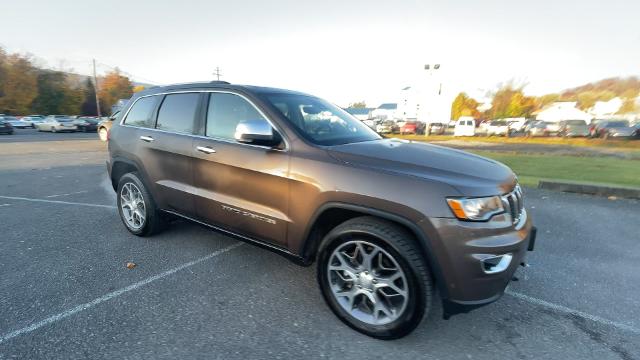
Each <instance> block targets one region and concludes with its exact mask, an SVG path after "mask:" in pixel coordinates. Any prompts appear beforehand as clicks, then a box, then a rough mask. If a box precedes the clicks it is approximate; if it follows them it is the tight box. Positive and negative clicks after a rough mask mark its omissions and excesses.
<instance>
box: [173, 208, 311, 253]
mask: <svg viewBox="0 0 640 360" xmlns="http://www.w3.org/2000/svg"><path fill="white" fill-rule="evenodd" d="M161 211H164V212H166V213H169V214H172V215H175V216H178V217H181V218H183V219H186V220H189V221H193V222H195V223H198V224H200V225H204V226H206V227H208V228H211V229H213V230H216V231H219V232H222V233H225V234H227V235H231V236H233V237H236V238H239V239H241V240H244V241H247V242H250V243H253V244H255V245H258V246H262V247H265V248H268V249H270V250H273V251H276V252H280V253H282V254H283V255H286V256H289V257H292V258H295V259H297V260H302V258H301V257H300V256H298V255H296V254H294V253H292V252H291V251H289V250H287V249H285V248H283V247H280V246H277V245H273V244H271V243H268V242H264V241H261V240H258V239H254V238H251V237H248V236H245V235H241V234H238V233H236V232H233V231H231V230H227V229H224V228H221V227H219V226H215V225H211V224H207V223H206V222H203V221H200V220H196V219H194V218H192V217H189V216H186V215H182V214H180V213H177V212H175V211H172V210H161Z"/></svg>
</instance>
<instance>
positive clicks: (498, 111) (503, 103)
mask: <svg viewBox="0 0 640 360" xmlns="http://www.w3.org/2000/svg"><path fill="white" fill-rule="evenodd" d="M535 110H536V101H535V98H533V97H530V96H525V95H524V92H523V87H522V86H518V87H516V86H514V85H513V84H511V83H508V84H506V85H504V86H502V87H500V88H499V89H498V91H496V93H495V94H494V95H493V100H492V101H491V109H490V110H489V117H490V118H492V119H504V118H514V117H529V116H531V113H532V112H533V111H535Z"/></svg>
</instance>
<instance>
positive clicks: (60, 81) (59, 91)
mask: <svg viewBox="0 0 640 360" xmlns="http://www.w3.org/2000/svg"><path fill="white" fill-rule="evenodd" d="M37 84H38V96H37V97H36V98H35V99H34V100H33V103H32V110H33V111H34V112H36V113H40V114H61V113H62V111H61V108H60V105H61V104H62V102H63V100H64V96H65V94H64V87H65V76H64V73H61V72H59V71H50V70H42V71H40V74H38V78H37Z"/></svg>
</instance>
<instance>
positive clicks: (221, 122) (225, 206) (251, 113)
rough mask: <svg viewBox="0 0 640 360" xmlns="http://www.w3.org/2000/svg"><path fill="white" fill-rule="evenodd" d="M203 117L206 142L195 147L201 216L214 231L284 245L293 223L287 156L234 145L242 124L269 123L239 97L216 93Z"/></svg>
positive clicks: (201, 140)
mask: <svg viewBox="0 0 640 360" xmlns="http://www.w3.org/2000/svg"><path fill="white" fill-rule="evenodd" d="M205 113H206V116H205V118H206V124H205V126H204V130H203V135H204V136H201V137H198V138H196V140H195V142H194V148H195V149H196V154H195V156H194V181H195V185H196V187H197V196H196V198H195V206H196V209H197V212H198V216H199V217H200V218H201V219H202V220H203V221H205V222H207V223H209V224H211V225H215V226H219V227H222V228H225V229H228V230H231V231H233V232H235V233H238V234H241V235H245V236H250V237H254V238H258V239H261V240H265V241H267V242H270V243H273V244H275V245H279V246H282V245H285V243H286V231H287V226H288V224H289V222H290V221H291V220H290V219H289V217H288V215H287V213H288V205H289V197H288V194H289V180H288V172H289V154H288V152H287V150H274V149H271V148H268V147H263V146H255V145H249V144H242V143H238V142H236V141H235V138H234V133H235V128H236V125H237V124H238V123H239V122H240V121H243V120H255V119H258V118H265V119H266V117H265V115H264V114H263V113H262V112H260V111H259V110H258V108H257V107H256V106H254V105H253V104H252V103H251V102H250V101H249V100H248V99H247V98H245V97H243V96H241V95H239V94H235V93H230V92H212V93H211V94H210V97H209V99H208V104H207V108H206V111H205ZM274 131H275V130H274Z"/></svg>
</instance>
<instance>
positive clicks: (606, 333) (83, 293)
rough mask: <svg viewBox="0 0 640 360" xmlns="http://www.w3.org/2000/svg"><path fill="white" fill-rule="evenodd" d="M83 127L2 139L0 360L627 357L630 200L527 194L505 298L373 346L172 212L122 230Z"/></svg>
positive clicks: (289, 282)
mask: <svg viewBox="0 0 640 360" xmlns="http://www.w3.org/2000/svg"><path fill="white" fill-rule="evenodd" d="M25 131H30V130H25ZM81 135H84V134H38V133H36V132H34V134H30V133H28V134H27V133H25V134H23V135H20V134H18V135H15V138H18V137H19V136H25V137H29V138H30V139H31V140H25V141H24V142H22V143H24V144H23V146H24V147H19V145H18V143H17V142H15V140H12V141H9V140H5V138H8V136H0V219H1V220H0V239H1V240H0V359H5V358H6V359H11V358H20V359H40V358H43V359H53V358H60V359H71V358H125V359H129V358H131V359H138V358H167V359H175V358H207V359H210V358H220V359H236V358H237V359H251V358H295V359H299V358H332V359H343V358H350V359H360V358H367V359H371V358H394V359H405V358H406V359H415V358H436V359H461V358H465V359H507V358H509V359H511V358H519V359H558V358H568V359H625V360H626V359H640V266H639V265H638V264H640V235H639V234H640V231H639V230H640V225H639V224H638V215H640V202H639V201H633V200H623V199H618V200H609V199H606V198H597V197H590V196H581V195H573V194H563V193H552V192H546V191H541V190H536V189H526V196H527V207H528V209H529V211H530V213H532V214H533V217H534V219H535V223H536V225H537V226H538V228H539V233H538V241H537V248H536V251H535V252H532V253H530V254H529V258H528V261H529V263H530V267H527V268H522V269H521V270H520V271H519V273H518V277H519V281H517V282H512V284H511V285H510V287H509V289H508V291H507V294H505V296H504V297H503V298H502V299H500V300H499V301H498V302H496V303H494V304H491V305H489V306H486V307H484V308H481V309H478V310H476V311H474V312H472V313H469V314H463V315H458V316H455V317H453V318H451V319H450V320H447V321H445V320H442V319H441V316H440V314H439V313H437V314H433V315H432V316H431V317H430V318H428V319H427V320H426V321H425V322H424V323H423V324H422V325H421V326H420V327H419V328H418V329H417V330H416V331H415V332H414V333H412V334H411V335H410V336H408V337H406V338H403V339H400V340H395V341H380V340H374V339H371V338H368V337H366V336H364V335H361V334H359V333H356V332H354V331H353V330H351V329H349V328H347V327H346V326H345V325H343V324H342V323H341V322H340V321H339V320H337V319H336V318H335V317H334V316H333V314H332V313H331V311H330V310H329V309H328V307H327V306H326V305H325V304H324V302H323V301H322V298H321V295H320V292H319V290H318V289H317V287H316V283H315V269H314V268H313V267H309V268H302V267H299V266H297V265H294V264H293V263H291V262H289V261H288V260H286V259H285V258H283V257H281V256H279V255H277V254H273V253H271V252H268V251H266V250H263V249H260V248H257V247H254V246H251V245H249V244H243V243H241V242H238V241H237V240H234V239H231V238H229V237H226V236H224V235H221V234H218V233H216V232H212V231H210V230H208V229H206V228H204V227H202V226H199V225H195V224H191V223H188V222H183V221H178V222H174V223H173V224H172V225H171V226H170V227H169V228H168V230H167V231H165V232H163V233H161V234H159V235H158V236H155V237H152V238H137V237H135V236H133V235H130V234H129V233H128V232H127V231H126V230H125V228H124V226H123V225H122V224H121V222H120V219H119V217H118V215H117V213H116V210H115V207H114V204H115V196H114V192H113V190H112V189H111V188H110V185H109V184H108V181H107V179H106V170H105V166H104V159H105V158H106V151H105V149H106V147H105V145H104V143H100V142H99V141H98V140H95V139H96V137H95V134H88V135H92V137H87V138H83V137H82V136H81ZM52 136H55V138H52ZM40 137H41V138H40ZM76 137H79V138H76ZM40 139H41V140H42V141H40ZM43 142H47V144H45V145H42V143H43ZM14 149H18V150H14ZM58 155H59V156H58ZM72 156H76V157H80V158H83V160H82V161H79V162H73V161H71V160H70V159H71V157H72ZM43 157H44V158H45V159H46V161H42V158H43ZM127 262H133V263H135V264H136V267H135V268H133V269H127V268H126V266H125V264H126V263H127ZM439 310H440V308H439V307H436V311H439Z"/></svg>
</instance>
